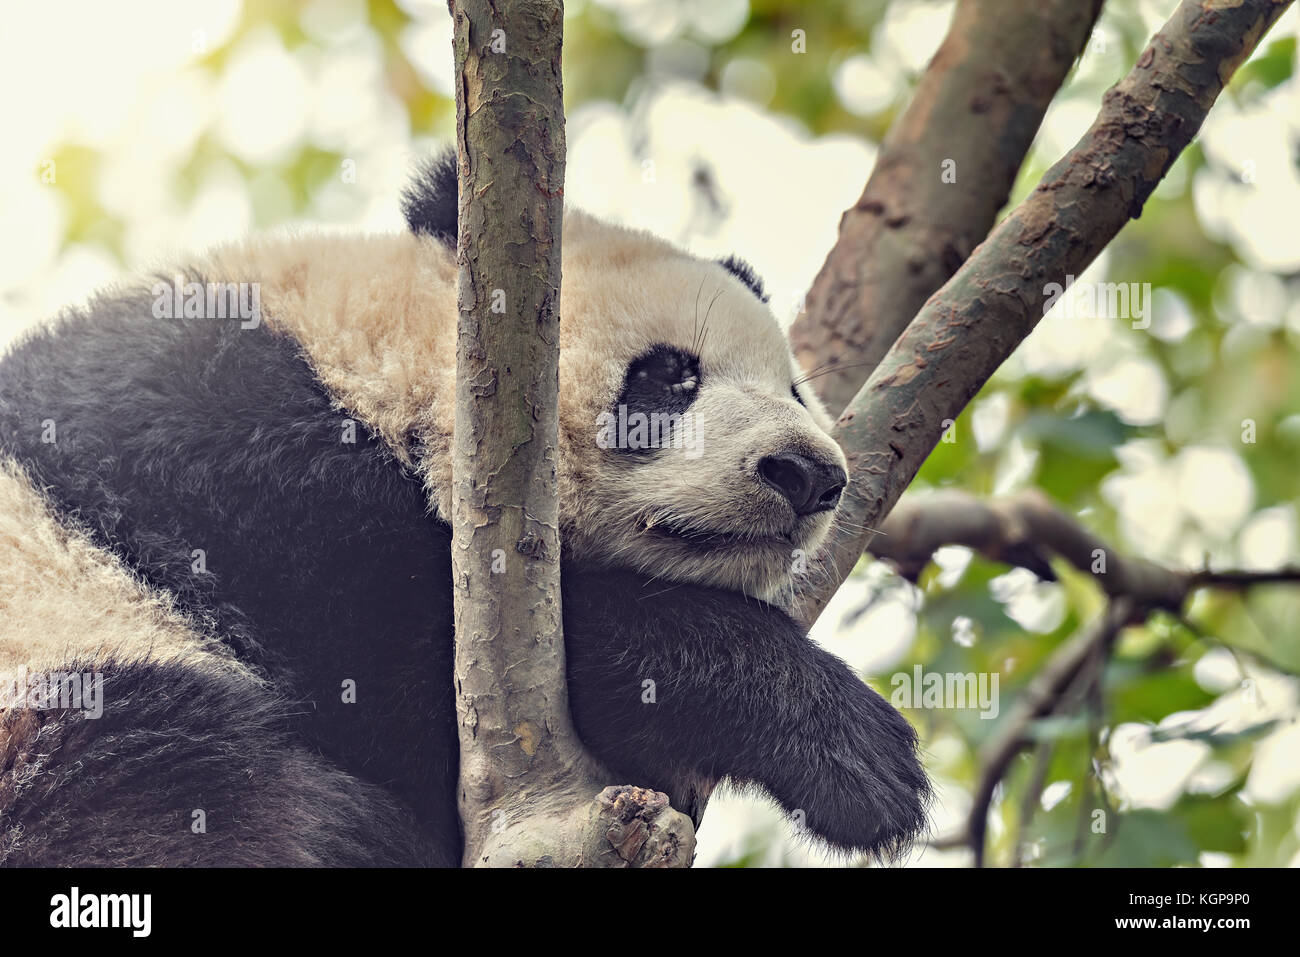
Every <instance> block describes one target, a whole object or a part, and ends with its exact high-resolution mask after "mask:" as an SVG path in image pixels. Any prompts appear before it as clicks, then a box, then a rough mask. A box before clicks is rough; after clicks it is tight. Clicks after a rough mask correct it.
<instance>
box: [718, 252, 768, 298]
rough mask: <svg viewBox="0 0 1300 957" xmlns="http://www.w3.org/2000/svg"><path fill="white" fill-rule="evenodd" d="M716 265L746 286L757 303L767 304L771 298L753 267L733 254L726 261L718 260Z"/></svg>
mask: <svg viewBox="0 0 1300 957" xmlns="http://www.w3.org/2000/svg"><path fill="white" fill-rule="evenodd" d="M718 265H719V266H721V267H722V268H723V269H725V270H726V271H727V272H729V273H731V274H732V275H733V276H735V277H736V278H737V279H739V280H740V281H741V282H743V283H744V284H745V285H746V286H748V287H749V291H750V292H752V293H753V294H754V295H755V296H757V297H758V301H759V302H767V301H768V299H770V298H771V297H770V296H769V295H768V294H767V290H766V289H764V288H763V280H762V279H760V278H759V276H758V273H756V272H754V267H753V266H751V265H750V264H749V263H747V262H745V260H743V259H741V258H740V257H739V256H737V255H735V254H734V253H733V254H732V255H730V256H728V257H727V258H726V259H719V260H718Z"/></svg>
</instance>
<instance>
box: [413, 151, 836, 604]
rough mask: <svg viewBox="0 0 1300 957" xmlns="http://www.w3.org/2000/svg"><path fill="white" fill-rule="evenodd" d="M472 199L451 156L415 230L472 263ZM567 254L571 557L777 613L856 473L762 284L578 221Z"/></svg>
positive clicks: (416, 213)
mask: <svg viewBox="0 0 1300 957" xmlns="http://www.w3.org/2000/svg"><path fill="white" fill-rule="evenodd" d="M455 195H456V167H455V161H454V154H443V155H442V156H440V157H438V158H436V159H434V160H433V161H432V162H430V163H428V164H426V166H425V167H424V168H423V170H422V171H421V175H420V177H419V178H418V179H417V181H416V183H415V184H414V185H413V187H412V188H411V189H410V190H408V192H407V195H406V197H405V210H406V215H407V220H408V222H409V224H410V225H411V227H412V229H413V231H414V232H416V233H417V234H423V235H427V236H431V237H433V238H434V239H435V240H437V241H438V242H439V244H441V245H443V246H444V247H446V248H450V249H454V248H455V242H456V235H455V231H456V215H455V209H454V204H455ZM562 250H563V253H562V255H563V261H562V273H563V285H562V287H561V292H560V340H561V350H560V401H559V406H560V408H559V412H560V456H559V468H558V478H559V492H560V518H561V540H562V541H563V543H564V549H565V553H566V555H568V556H569V557H570V558H576V559H579V560H590V561H597V562H601V563H605V564H610V565H616V566H622V567H629V568H633V569H636V570H638V571H640V572H643V573H646V574H649V575H652V576H655V577H657V578H662V579H664V580H667V581H688V582H698V583H701V584H708V585H714V586H717V587H720V588H726V589H731V590H738V591H742V592H744V593H746V594H749V595H754V596H756V597H762V598H773V597H775V596H776V595H777V594H779V593H780V592H781V590H782V589H783V588H784V587H785V586H787V585H788V584H789V583H790V581H791V575H792V570H793V569H794V568H796V567H797V566H798V563H799V561H800V559H801V557H802V556H804V555H806V554H808V553H810V552H811V551H812V550H814V549H816V548H817V546H818V545H820V544H821V542H822V541H823V539H824V538H825V536H826V534H827V532H828V530H829V529H830V526H831V516H832V514H833V511H834V509H835V505H836V503H837V502H838V501H839V498H840V494H841V492H842V491H843V489H844V486H845V483H846V481H847V474H846V469H845V466H846V462H845V458H844V454H843V453H842V452H841V450H840V448H839V446H838V445H837V444H836V443H835V442H834V440H832V438H831V437H830V434H829V430H830V426H831V421H830V418H829V417H828V416H827V414H826V411H825V409H824V408H823V407H822V405H821V403H820V402H819V401H818V399H817V397H816V395H815V394H814V393H813V391H812V390H811V389H810V388H808V387H807V386H806V385H800V384H797V383H798V381H799V379H800V377H801V372H800V370H799V369H798V367H797V366H796V364H795V361H794V358H793V356H792V355H791V352H790V348H789V344H788V342H787V339H786V336H785V334H784V333H783V331H782V330H781V327H780V326H779V325H778V323H777V321H776V319H775V317H774V316H773V315H772V312H771V311H770V309H769V308H768V307H767V304H766V300H767V297H766V296H765V295H764V293H763V287H762V283H761V281H760V280H759V279H758V277H757V276H756V275H755V274H754V272H753V270H752V269H751V268H750V267H749V266H748V265H747V264H745V263H744V262H743V261H741V260H739V259H736V258H735V257H729V258H728V259H725V260H721V261H713V260H706V259H700V258H697V257H694V256H691V255H688V254H687V253H685V252H683V251H682V250H680V249H678V248H676V247H674V246H672V245H671V244H669V243H667V242H665V241H663V240H660V239H657V238H655V237H653V236H651V235H649V234H647V233H643V232H638V231H634V230H630V229H626V228H623V227H619V226H615V225H611V224H609V223H605V222H602V221H600V220H597V219H595V218H593V217H591V216H588V215H586V214H584V213H581V212H578V211H573V210H570V211H568V212H567V213H566V215H565V219H564V230H563V240H562Z"/></svg>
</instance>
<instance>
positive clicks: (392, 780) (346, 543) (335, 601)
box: [0, 294, 459, 860]
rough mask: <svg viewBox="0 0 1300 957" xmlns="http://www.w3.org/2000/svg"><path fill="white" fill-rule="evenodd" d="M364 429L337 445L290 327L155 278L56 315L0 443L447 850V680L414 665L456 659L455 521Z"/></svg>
mask: <svg viewBox="0 0 1300 957" xmlns="http://www.w3.org/2000/svg"><path fill="white" fill-rule="evenodd" d="M107 381H111V382H113V383H114V389H115V397H114V399H113V401H111V402H109V401H105V396H104V393H103V384H104V383H105V382H107ZM47 420H53V422H54V423H56V430H57V431H56V438H57V441H55V442H54V443H50V444H47V443H42V442H41V441H40V435H41V431H42V426H41V423H42V421H47ZM355 433H356V435H355V437H356V442H355V444H353V443H348V442H344V441H343V439H344V438H345V437H346V436H347V435H348V432H347V428H346V416H345V415H343V414H342V413H340V412H337V411H335V410H334V409H333V408H332V407H331V403H330V400H329V397H328V396H327V395H326V394H325V393H324V391H323V390H322V389H321V388H320V386H319V384H318V383H317V382H316V381H315V379H314V377H313V375H312V373H311V369H310V368H309V367H308V365H307V364H306V362H305V361H303V359H302V358H301V357H300V356H299V355H298V354H297V348H296V345H295V344H294V343H293V342H292V341H291V340H289V339H286V338H283V337H279V336H276V335H273V334H272V333H270V332H269V331H267V330H266V329H265V328H255V329H242V328H240V326H239V325H238V324H237V323H236V322H226V321H221V320H205V319H184V320H159V319H155V318H154V317H153V315H152V313H151V302H150V299H149V298H148V297H147V296H146V295H144V294H135V295H128V296H126V297H122V298H117V299H104V300H100V301H98V302H96V303H95V304H94V305H93V306H92V308H91V311H90V312H89V313H72V314H70V315H68V316H65V317H64V318H63V319H62V320H61V321H60V322H58V323H55V324H54V325H53V326H51V327H50V328H48V329H47V330H43V331H41V332H39V333H37V334H36V335H34V336H32V337H30V338H29V339H28V340H27V341H26V342H25V343H23V344H22V345H21V346H20V347H18V348H17V349H15V350H14V351H13V353H12V354H11V355H10V356H8V358H7V359H6V360H5V362H4V366H3V373H2V374H0V449H4V450H7V451H8V452H9V453H10V454H11V455H14V456H15V457H17V458H18V459H19V460H20V461H21V462H22V465H23V466H24V467H25V468H26V470H27V472H28V473H29V474H30V475H31V477H32V479H33V480H34V481H35V482H36V483H37V484H38V485H39V486H40V487H41V488H43V489H44V490H45V492H46V494H47V495H48V496H49V498H50V499H51V500H52V501H53V502H54V503H55V504H56V505H57V506H58V508H59V509H60V510H61V512H62V513H64V514H67V515H72V516H76V518H77V519H78V521H80V522H81V523H83V524H84V525H85V526H86V527H87V529H88V530H89V532H90V534H91V535H92V536H93V537H94V538H95V539H96V540H97V541H98V542H99V543H100V544H101V545H103V546H104V547H106V548H108V549H109V550H111V551H112V552H113V553H114V554H116V555H118V556H119V557H120V558H121V559H122V560H123V561H124V562H125V563H126V565H127V567H128V568H130V569H131V570H132V571H133V572H135V573H136V574H138V575H140V576H141V577H142V578H144V579H145V580H146V581H148V582H149V583H150V584H151V585H153V586H154V587H155V588H158V589H161V590H164V591H165V592H167V593H168V594H170V595H172V596H174V598H175V601H176V604H177V606H178V608H179V609H180V610H181V611H182V612H184V613H185V614H187V615H188V616H189V617H190V618H191V619H192V620H194V621H197V622H202V623H205V625H208V626H210V627H211V629H212V630H213V631H214V632H215V633H216V634H219V635H221V636H222V638H223V639H224V640H225V641H226V642H227V643H228V644H229V645H230V647H231V648H232V649H233V650H234V651H235V652H236V654H238V655H239V656H240V658H241V659H243V660H244V661H247V662H248V663H250V664H251V665H253V666H254V667H255V668H256V669H258V671H259V672H260V673H263V674H268V675H273V676H275V677H276V678H277V679H278V683H279V684H280V686H281V687H282V690H283V692H284V693H286V694H289V695H291V696H292V697H294V698H295V699H297V700H299V701H301V702H302V706H301V707H299V708H298V709H296V712H295V720H294V727H295V729H296V730H297V731H298V732H299V733H300V734H301V735H302V736H303V738H304V740H305V741H307V742H308V743H310V744H312V745H314V746H316V747H319V748H320V749H321V750H322V751H324V752H325V753H326V754H327V755H328V756H330V757H331V758H333V759H335V760H337V761H338V762H339V763H340V764H341V765H342V766H343V767H344V768H345V769H347V770H348V771H350V772H352V773H355V774H360V775H364V776H365V777H366V778H368V779H369V780H372V781H376V782H378V783H381V784H384V785H387V786H390V787H391V788H392V789H393V791H394V793H395V794H396V795H397V797H398V798H400V799H401V800H403V801H405V802H407V804H408V805H409V806H410V807H411V808H412V809H414V810H415V812H416V813H417V815H418V816H419V817H420V819H421V820H422V821H425V822H427V823H428V825H429V826H430V828H431V829H432V830H433V831H434V832H435V833H438V834H441V835H444V836H445V841H444V850H445V853H446V856H447V858H448V859H449V860H452V859H456V858H457V857H458V855H459V847H458V842H456V841H454V840H453V839H452V835H454V834H455V832H456V830H457V827H458V824H457V821H458V818H457V815H456V809H455V800H454V794H455V790H454V789H455V777H456V773H455V769H456V762H455V758H454V751H453V750H450V749H449V748H448V747H447V742H448V741H454V740H455V726H454V723H453V721H454V718H453V705H452V698H451V684H450V679H449V678H448V680H446V681H425V682H422V683H421V684H420V686H419V688H418V694H412V690H413V689H412V679H411V676H413V675H422V674H429V673H437V672H438V671H442V672H443V673H444V674H446V675H448V676H449V675H450V660H451V659H450V646H449V644H448V642H447V641H446V635H448V634H450V632H451V627H452V608H451V602H450V598H449V596H446V594H445V593H446V590H447V588H448V586H449V584H450V580H451V564H450V562H451V558H450V551H449V542H450V536H449V534H448V531H447V529H446V526H444V525H442V524H441V523H438V522H436V521H434V520H433V518H432V517H430V516H429V515H427V513H426V510H425V502H426V499H425V495H424V492H423V489H422V487H421V484H420V481H419V479H418V478H416V477H414V476H412V475H411V474H410V473H409V472H408V471H407V470H405V469H404V468H403V467H402V466H401V465H400V464H399V463H398V462H397V461H396V459H395V458H394V457H393V455H392V453H391V452H390V451H389V450H388V447H387V446H386V445H384V444H383V443H382V442H380V441H378V440H377V439H375V438H374V437H373V436H371V435H369V434H368V433H367V432H366V430H365V429H364V428H363V427H360V426H357V427H355ZM195 549H201V550H202V551H203V552H204V562H205V564H206V569H205V570H202V571H196V570H195V566H194V562H195V559H194V557H193V552H194V550H195ZM439 594H442V595H444V597H443V598H442V599H441V600H438V599H435V598H433V597H432V596H433V595H439ZM346 681H351V682H354V683H355V687H356V700H355V702H345V701H344V697H343V696H344V682H346Z"/></svg>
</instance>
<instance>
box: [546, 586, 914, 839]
mask: <svg viewBox="0 0 1300 957" xmlns="http://www.w3.org/2000/svg"><path fill="white" fill-rule="evenodd" d="M560 580H561V583H562V585H563V599H564V634H565V641H564V644H565V652H566V655H567V662H568V676H569V704H570V708H571V710H572V712H573V719H574V724H575V726H576V728H577V730H578V734H579V736H580V737H581V738H582V741H583V743H584V744H585V745H586V746H587V747H588V748H589V749H590V750H591V751H592V752H593V753H594V754H596V755H597V757H599V758H600V759H601V760H602V761H604V762H605V763H606V764H608V765H609V766H610V767H611V768H612V769H613V770H615V771H617V772H618V773H619V781H620V782H623V781H648V782H651V785H652V786H654V787H657V788H659V789H661V790H665V791H667V792H668V794H669V797H670V798H671V799H672V803H673V806H674V807H676V808H678V809H680V810H683V811H686V810H693V807H694V803H695V800H694V799H695V795H694V793H693V791H692V788H691V783H692V782H693V781H696V780H699V779H704V780H706V781H716V780H718V779H720V778H722V777H728V778H730V779H732V780H733V781H734V782H736V783H740V784H754V785H758V786H759V787H761V788H762V789H763V790H764V791H766V792H767V793H768V794H770V795H771V796H772V797H773V798H775V799H776V800H777V802H778V803H780V805H781V806H782V807H783V808H785V809H786V810H787V811H789V812H791V813H794V812H796V811H802V812H803V815H802V817H801V820H802V821H803V823H804V824H805V825H806V826H807V828H808V829H809V830H810V831H811V832H812V833H814V834H817V835H819V836H820V837H822V838H824V839H825V840H827V841H829V842H831V843H832V844H834V845H835V846H836V847H839V848H843V849H852V850H858V851H866V852H870V853H872V854H877V855H884V856H889V855H892V854H894V853H896V852H898V851H900V850H902V849H903V848H904V847H905V846H906V845H907V844H908V842H909V841H910V839H911V838H912V837H914V836H915V835H916V834H917V833H918V832H919V831H920V830H922V829H923V828H924V826H925V813H926V812H925V808H926V803H927V802H928V800H929V793H930V792H929V784H928V782H927V780H926V776H925V772H924V771H923V770H922V769H921V766H920V764H919V763H918V761H917V758H916V748H917V741H916V732H915V731H913V730H912V726H911V725H910V724H908V723H907V721H906V720H905V719H904V718H903V716H902V715H900V714H899V713H898V712H897V711H895V710H894V709H893V708H892V707H890V706H889V704H888V703H887V702H886V701H885V700H884V699H883V698H881V697H880V695H878V694H876V693H875V692H874V691H872V690H871V689H870V688H869V687H867V685H866V684H864V683H863V682H862V680H861V679H860V678H858V677H857V675H855V674H853V672H851V671H850V670H849V669H848V668H847V667H846V666H845V664H844V662H843V661H841V660H840V659H839V658H836V657H835V656H834V655H832V654H829V653H828V652H826V651H823V650H822V649H821V648H819V647H818V646H817V645H815V644H814V643H813V642H812V641H810V640H809V639H808V637H807V636H806V635H805V634H804V633H803V631H802V629H800V628H799V626H798V625H797V624H796V623H795V622H794V621H793V620H792V619H791V618H790V617H789V616H788V615H786V614H785V612H783V611H781V610H780V609H778V608H774V607H773V606H771V605H768V604H765V603H763V602H760V601H754V600H752V599H750V600H746V599H745V598H744V597H743V596H741V595H737V594H735V593H734V592H727V591H720V590H718V589H714V588H706V587H703V586H699V585H669V584H666V583H664V582H663V581H662V580H660V581H654V582H651V581H648V580H647V579H646V578H644V577H643V576H641V575H636V574H633V573H631V572H623V571H616V570H612V569H597V568H574V567H570V566H567V565H566V566H565V567H564V568H563V570H562V572H561V578H560ZM647 681H649V682H653V683H654V684H653V692H654V694H653V698H654V703H649V702H648V701H647V700H646V699H647V698H649V697H650V696H649V694H648V686H647V685H646V682H647Z"/></svg>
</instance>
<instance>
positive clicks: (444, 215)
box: [402, 148, 459, 249]
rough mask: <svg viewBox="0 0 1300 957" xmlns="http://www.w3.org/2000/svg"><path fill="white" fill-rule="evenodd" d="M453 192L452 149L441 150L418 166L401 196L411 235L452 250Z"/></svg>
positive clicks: (454, 152)
mask: <svg viewBox="0 0 1300 957" xmlns="http://www.w3.org/2000/svg"><path fill="white" fill-rule="evenodd" d="M456 190H457V187H456V151H455V149H452V148H447V149H443V150H441V151H439V152H437V153H434V154H433V155H432V156H430V157H428V158H427V159H425V160H424V161H423V162H421V163H420V165H419V166H418V167H417V168H416V171H415V178H414V180H413V181H412V182H411V183H410V185H408V186H407V187H406V189H405V191H404V192H403V193H402V213H403V215H405V216H406V224H407V225H408V226H410V227H411V232H413V233H416V234H417V235H426V236H432V237H434V238H435V239H437V240H438V241H440V242H443V243H446V244H447V245H448V246H451V247H452V248H453V249H454V248H455V247H456V220H457V216H458V214H459V209H458V202H459V200H458V199H457V191H456Z"/></svg>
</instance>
